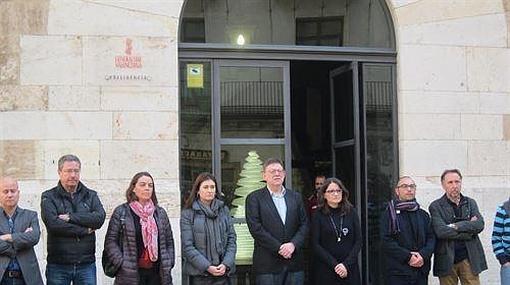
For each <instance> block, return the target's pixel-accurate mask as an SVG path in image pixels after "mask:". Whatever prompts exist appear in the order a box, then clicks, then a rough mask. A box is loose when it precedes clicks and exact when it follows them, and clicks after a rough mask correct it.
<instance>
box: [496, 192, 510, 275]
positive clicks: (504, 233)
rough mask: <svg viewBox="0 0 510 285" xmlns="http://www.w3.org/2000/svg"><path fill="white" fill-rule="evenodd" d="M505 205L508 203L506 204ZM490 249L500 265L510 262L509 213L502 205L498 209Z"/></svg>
mask: <svg viewBox="0 0 510 285" xmlns="http://www.w3.org/2000/svg"><path fill="white" fill-rule="evenodd" d="M507 203H510V201H509V202H507ZM492 249H493V251H494V254H495V255H496V257H497V258H498V260H499V263H501V264H502V265H503V264H505V263H507V262H510V213H509V211H507V210H505V207H504V205H501V206H499V207H498V209H497V211H496V218H495V219H494V229H493V231H492Z"/></svg>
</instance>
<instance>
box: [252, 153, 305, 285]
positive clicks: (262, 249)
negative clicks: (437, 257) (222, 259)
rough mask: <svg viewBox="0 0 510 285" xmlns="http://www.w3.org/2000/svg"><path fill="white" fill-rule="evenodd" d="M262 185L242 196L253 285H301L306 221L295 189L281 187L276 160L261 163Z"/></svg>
mask: <svg viewBox="0 0 510 285" xmlns="http://www.w3.org/2000/svg"><path fill="white" fill-rule="evenodd" d="M262 176H263V179H264V180H265V181H266V187H264V188H261V189H259V190H255V191H253V192H252V193H250V194H249V195H248V197H247V198H246V222H247V224H248V228H249V230H250V233H251V235H252V236H253V239H254V240H255V248H254V251H253V267H252V268H253V271H254V272H255V279H256V284H257V285H267V284H271V285H302V284H303V283H304V260H303V259H304V258H303V246H304V243H305V237H306V235H307V233H308V220H307V216H306V211H305V207H304V205H303V200H302V198H301V195H300V194H299V193H298V192H295V191H292V190H290V189H286V188H285V187H283V181H284V179H285V170H284V169H283V163H282V162H281V161H280V160H279V159H274V158H270V159H268V160H266V161H265V162H264V164H263V166H262Z"/></svg>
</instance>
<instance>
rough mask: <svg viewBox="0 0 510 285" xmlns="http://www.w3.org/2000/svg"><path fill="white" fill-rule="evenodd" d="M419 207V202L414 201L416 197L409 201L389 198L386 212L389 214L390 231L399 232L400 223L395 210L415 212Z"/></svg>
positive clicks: (392, 232)
mask: <svg viewBox="0 0 510 285" xmlns="http://www.w3.org/2000/svg"><path fill="white" fill-rule="evenodd" d="M419 209H420V204H418V202H416V199H413V200H409V201H400V200H391V201H390V202H388V214H389V216H390V224H389V228H390V233H391V234H393V235H394V234H398V233H400V224H399V222H398V218H397V211H409V212H415V211H418V210H419Z"/></svg>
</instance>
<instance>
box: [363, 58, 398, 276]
mask: <svg viewBox="0 0 510 285" xmlns="http://www.w3.org/2000/svg"><path fill="white" fill-rule="evenodd" d="M363 96H364V97H365V111H366V135H367V139H366V141H367V155H366V157H367V176H368V177H367V178H368V181H367V191H368V193H367V199H368V205H367V208H368V209H367V210H368V245H369V246H368V251H369V261H370V265H369V266H370V276H369V277H370V279H371V280H382V278H383V272H382V268H381V264H383V262H384V256H382V255H381V254H380V253H381V250H380V237H379V227H378V226H379V218H380V216H381V214H383V211H384V209H385V207H386V201H388V200H389V199H391V190H390V189H392V188H393V187H392V186H393V181H394V180H395V178H396V177H394V173H395V169H396V167H397V165H396V163H397V162H396V161H395V153H394V145H395V142H394V140H393V138H394V137H393V133H394V131H396V130H394V129H393V104H394V103H393V82H392V66H391V65H382V64H364V65H363Z"/></svg>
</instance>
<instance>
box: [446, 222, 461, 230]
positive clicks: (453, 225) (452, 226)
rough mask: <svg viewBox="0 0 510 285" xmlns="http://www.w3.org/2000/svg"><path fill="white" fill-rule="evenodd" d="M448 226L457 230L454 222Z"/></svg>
mask: <svg viewBox="0 0 510 285" xmlns="http://www.w3.org/2000/svg"><path fill="white" fill-rule="evenodd" d="M448 226H449V227H450V228H452V229H454V230H458V229H459V227H457V225H456V224H455V223H452V224H449V225H448Z"/></svg>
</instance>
